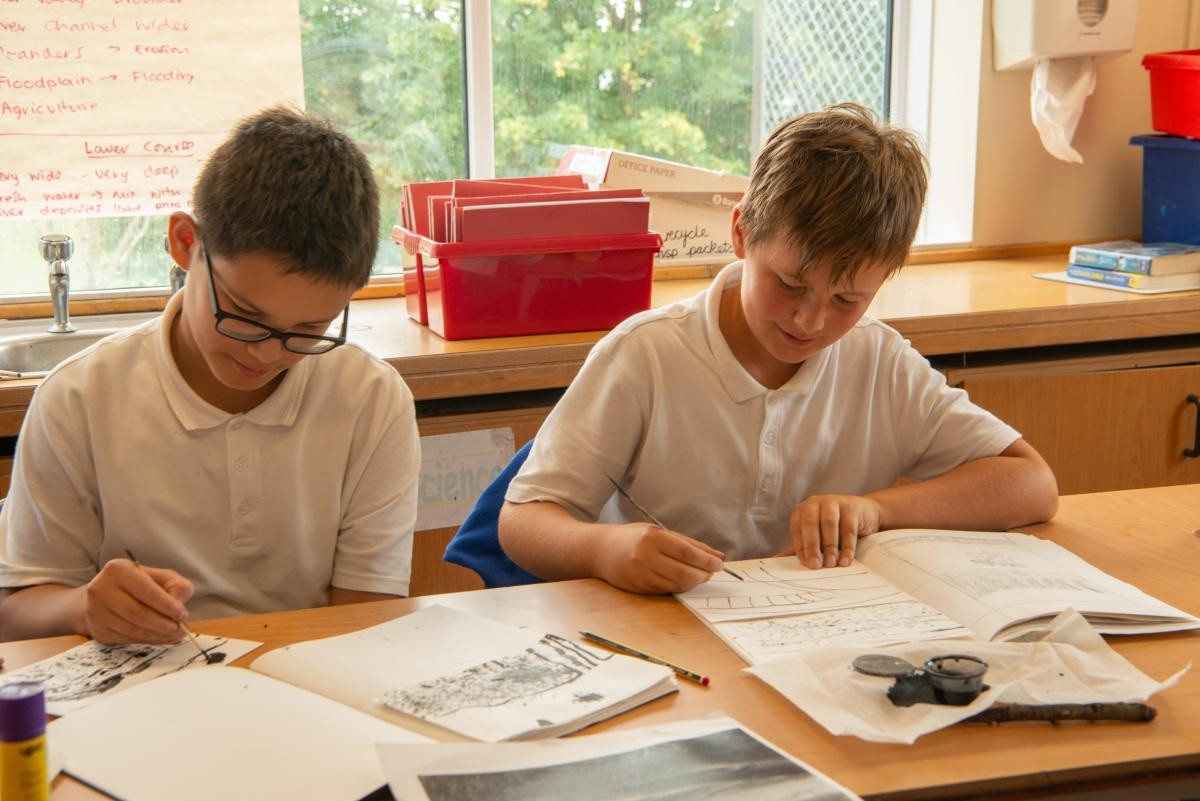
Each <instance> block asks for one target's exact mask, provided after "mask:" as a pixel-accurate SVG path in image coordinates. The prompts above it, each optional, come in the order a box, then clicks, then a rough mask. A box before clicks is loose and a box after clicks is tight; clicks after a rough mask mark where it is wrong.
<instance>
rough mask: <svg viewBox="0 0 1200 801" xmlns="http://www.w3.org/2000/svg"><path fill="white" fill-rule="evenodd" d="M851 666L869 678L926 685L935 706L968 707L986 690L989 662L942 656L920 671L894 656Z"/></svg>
mask: <svg viewBox="0 0 1200 801" xmlns="http://www.w3.org/2000/svg"><path fill="white" fill-rule="evenodd" d="M850 666H851V667H852V668H854V670H856V671H858V672H859V673H864V674H866V675H868V676H884V677H887V678H894V679H896V680H897V683H901V681H902V680H907V681H923V682H927V683H928V685H929V686H930V687H931V688H932V690H933V693H932V695H933V698H934V700H935V702H936V703H940V704H947V705H949V706H966V705H967V704H969V703H971V702H972V701H974V700H975V699H976V698H978V697H979V694H980V693H981V692H983V690H984V684H983V675H984V674H985V673H986V672H987V667H988V666H987V662H985V661H983V660H982V659H980V658H979V657H977V656H970V655H969V654H942V655H940V656H933V657H930V658H929V659H926V660H925V664H924V665H923V666H922V668H921V669H918V668H917V666H916V665H914V664H912V663H911V662H909V661H908V660H906V659H901V658H900V657H898V656H892V655H891V654H863V655H862V656H858V657H855V658H854V661H853V662H851V663H850Z"/></svg>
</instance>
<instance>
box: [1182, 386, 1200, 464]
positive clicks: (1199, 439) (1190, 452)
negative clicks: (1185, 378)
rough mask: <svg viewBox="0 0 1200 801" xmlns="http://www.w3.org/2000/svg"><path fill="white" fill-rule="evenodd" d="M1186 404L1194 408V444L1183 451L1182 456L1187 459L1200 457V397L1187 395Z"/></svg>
mask: <svg viewBox="0 0 1200 801" xmlns="http://www.w3.org/2000/svg"><path fill="white" fill-rule="evenodd" d="M1187 402H1188V403H1190V404H1192V405H1193V406H1195V407H1196V442H1195V444H1194V445H1192V447H1190V448H1184V449H1183V455H1184V456H1186V457H1188V458H1189V459H1194V458H1196V457H1197V456H1200V395H1188V396H1187Z"/></svg>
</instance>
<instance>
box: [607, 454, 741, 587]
mask: <svg viewBox="0 0 1200 801" xmlns="http://www.w3.org/2000/svg"><path fill="white" fill-rule="evenodd" d="M608 480H609V481H610V482H611V483H612V485H613V487H614V488H615V489H616V491H617V493H618V494H619V495H621V497H623V498H624V499H625V500H626V501H628V502H629V504H630V505H631V506H633V508H634V509H636V510H637V512H638V514H640V515H641V516H642V517H644V518H645V519H646V521H647V522H648V523H649V524H650V525H646V524H644V523H624V524H617V525H611V526H607V527H606V534H605V542H604V543H603V544H602V545H601V547H599V548H598V549H597V554H596V559H595V575H596V576H597V577H598V578H602V579H604V580H605V581H607V582H608V583H609V584H611V585H613V586H614V587H619V588H620V589H623V590H628V591H630V592H644V593H666V592H685V591H687V590H690V589H691V588H692V587H695V586H697V585H699V584H703V583H704V582H706V581H708V580H709V579H710V578H712V575H713V573H716V572H717V571H719V570H721V569H722V568H724V566H725V562H724V555H723V554H722V553H721V552H720V551H718V550H717V549H716V548H713V547H712V546H710V545H708V544H707V543H704V542H701V541H700V540H696V539H693V538H691V537H688V536H686V535H684V534H680V533H679V532H676V531H672V530H670V529H669V528H667V527H666V526H665V525H664V524H663V523H662V522H661V521H660V520H659V519H658V518H657V517H655V516H654V514H652V513H651V512H650V511H649V510H648V509H646V508H645V507H644V506H642V505H641V504H639V503H638V502H637V501H635V500H634V499H633V498H632V497H630V495H629V493H628V492H626V491H625V489H624V488H623V487H622V486H621V485H620V484H619V483H617V481H616V480H615V479H613V478H612V477H611V476H609V477H608Z"/></svg>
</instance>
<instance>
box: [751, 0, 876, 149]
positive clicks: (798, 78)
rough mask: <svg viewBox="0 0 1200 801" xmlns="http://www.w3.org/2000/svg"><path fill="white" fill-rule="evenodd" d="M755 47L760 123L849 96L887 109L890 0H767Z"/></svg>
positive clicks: (766, 128) (766, 129)
mask: <svg viewBox="0 0 1200 801" xmlns="http://www.w3.org/2000/svg"><path fill="white" fill-rule="evenodd" d="M764 12H765V14H766V19H765V21H764V24H763V27H762V30H763V36H762V46H761V47H760V49H759V52H760V59H761V63H762V68H761V72H762V86H761V92H762V109H763V113H762V130H761V131H760V141H761V137H765V136H766V135H767V134H768V133H770V132H771V129H772V128H774V127H775V126H776V125H778V124H779V123H781V122H783V121H784V120H785V119H787V118H788V117H791V116H793V115H795V114H799V113H801V112H804V111H817V110H819V109H822V108H825V107H826V106H828V105H831V104H833V103H843V102H846V101H854V102H856V103H861V104H862V105H864V106H867V107H868V108H872V109H874V110H875V111H876V112H878V113H879V114H880V115H881V116H883V117H884V118H886V117H887V114H888V109H887V86H888V53H889V49H888V44H889V42H888V39H889V25H888V23H889V20H890V19H891V2H890V0H838V2H834V3H831V2H828V0H772V1H771V2H768V3H764Z"/></svg>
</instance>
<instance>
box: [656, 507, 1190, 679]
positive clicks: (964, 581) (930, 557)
mask: <svg viewBox="0 0 1200 801" xmlns="http://www.w3.org/2000/svg"><path fill="white" fill-rule="evenodd" d="M726 568H727V569H729V570H731V571H732V572H733V573H734V574H736V577H735V576H731V575H728V574H723V573H717V574H715V575H714V576H713V578H712V580H710V581H709V582H707V583H705V584H702V585H700V586H699V587H696V588H695V589H693V590H690V591H688V592H686V593H681V594H680V595H679V596H678V597H679V599H680V600H681V601H682V602H683V603H684V604H685V605H686V606H687V607H688V608H689V609H691V610H692V611H693V612H694V613H695V614H696V615H697V616H699V617H700V619H701V620H703V621H704V622H705V623H706V624H708V625H709V626H710V627H711V628H712V629H713V630H714V631H715V632H716V633H717V634H718V635H719V636H720V637H721V638H722V639H724V640H725V641H726V643H728V644H729V645H730V647H732V648H733V649H734V650H735V651H737V652H738V653H739V654H740V655H741V656H742V658H743V659H745V660H746V661H747V662H749V663H751V664H756V663H758V662H760V661H762V660H765V659H770V658H774V657H778V656H783V655H786V654H789V653H795V652H797V651H802V650H807V649H809V648H816V647H822V646H831V645H850V644H863V645H876V646H879V645H889V644H893V643H898V642H907V641H910V640H934V639H962V638H969V639H983V640H1019V639H1022V638H1024V637H1027V636H1032V635H1033V634H1034V633H1036V632H1038V631H1040V630H1041V629H1042V628H1043V627H1044V626H1045V625H1046V624H1047V623H1048V621H1049V620H1050V619H1052V618H1053V617H1054V616H1055V615H1057V614H1058V613H1059V612H1061V611H1063V610H1064V609H1067V608H1071V609H1075V610H1076V611H1078V612H1079V613H1081V614H1082V615H1083V616H1084V617H1085V618H1086V619H1087V620H1088V621H1089V622H1090V623H1091V624H1092V625H1093V627H1094V628H1096V630H1097V631H1099V632H1101V633H1103V634H1146V633H1153V632H1162V631H1180V630H1184V629H1193V628H1200V619H1198V618H1196V617H1193V616H1192V615H1189V614H1187V613H1186V612H1183V611H1181V610H1179V609H1176V608H1174V607H1172V606H1169V605H1168V604H1165V603H1163V602H1161V601H1159V600H1157V599H1155V598H1152V597H1151V596H1149V595H1147V594H1146V593H1144V592H1142V591H1141V590H1139V589H1138V588H1137V587H1134V586H1132V585H1130V584H1126V583H1125V582H1122V581H1118V580H1117V579H1115V578H1113V577H1112V576H1109V575H1108V574H1106V573H1104V572H1103V571H1100V570H1098V569H1096V568H1095V567H1093V566H1092V565H1089V564H1088V563H1087V562H1085V561H1084V560H1082V559H1080V558H1079V557H1077V556H1075V555H1074V554H1072V553H1071V552H1069V551H1067V550H1066V549H1064V548H1062V547H1061V546H1059V545H1056V544H1055V543H1052V542H1049V541H1047V540H1041V539H1038V538H1036V537H1032V536H1030V535H1027V534H1014V533H1006V532H979V531H936V530H925V529H905V530H897V531H884V532H880V533H878V534H874V535H872V536H871V537H868V538H866V539H863V540H861V541H860V542H859V543H858V555H857V559H856V561H855V562H854V563H853V564H852V565H850V566H849V567H841V568H824V569H821V570H809V569H808V568H805V567H803V566H801V564H800V562H799V560H797V559H796V558H795V557H790V556H789V557H775V558H771V559H751V560H745V561H741V562H728V563H726ZM739 579H740V580H739Z"/></svg>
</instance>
